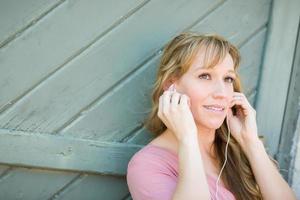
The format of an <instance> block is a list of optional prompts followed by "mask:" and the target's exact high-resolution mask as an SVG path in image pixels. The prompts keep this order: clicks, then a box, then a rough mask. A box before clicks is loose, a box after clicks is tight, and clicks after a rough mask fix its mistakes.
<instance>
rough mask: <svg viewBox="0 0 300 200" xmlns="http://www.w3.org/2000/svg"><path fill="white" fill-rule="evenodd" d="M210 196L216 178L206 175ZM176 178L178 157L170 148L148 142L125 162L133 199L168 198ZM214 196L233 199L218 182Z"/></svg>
mask: <svg viewBox="0 0 300 200" xmlns="http://www.w3.org/2000/svg"><path fill="white" fill-rule="evenodd" d="M206 177H207V183H208V186H209V190H210V193H211V197H212V199H216V198H215V192H216V181H217V178H215V177H212V176H210V175H206ZM177 179H178V157H177V155H176V154H174V153H173V152H171V151H169V150H167V149H165V148H162V147H159V146H156V145H153V144H150V143H149V144H148V145H146V146H145V147H143V148H142V149H141V150H139V151H138V152H136V153H135V154H134V156H133V157H132V158H131V160H130V161H129V163H128V168H127V184H128V188H129V191H130V193H131V197H132V198H133V200H171V198H172V195H173V193H174V191H175V189H176V184H177ZM218 200H235V198H234V196H233V194H232V193H231V192H230V191H229V190H227V189H226V188H225V187H223V186H222V185H220V184H219V189H218Z"/></svg>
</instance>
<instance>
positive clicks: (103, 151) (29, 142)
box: [0, 129, 141, 175]
mask: <svg viewBox="0 0 300 200" xmlns="http://www.w3.org/2000/svg"><path fill="white" fill-rule="evenodd" d="M140 148H141V146H140V145H134V144H132V145H128V144H124V143H113V142H99V141H93V140H83V139H77V138H66V137H59V136H53V135H45V134H40V133H28V132H27V133H26V132H23V131H11V130H5V129H0V163H6V164H10V165H22V166H33V167H42V168H50V169H60V170H75V171H82V172H93V173H101V174H111V175H124V174H125V173H126V170H127V163H128V161H129V159H130V158H131V156H132V155H133V154H134V153H135V152H136V151H138V150H139V149H140Z"/></svg>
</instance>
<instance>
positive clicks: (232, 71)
mask: <svg viewBox="0 0 300 200" xmlns="http://www.w3.org/2000/svg"><path fill="white" fill-rule="evenodd" d="M227 72H229V73H231V74H234V75H235V76H237V73H236V72H235V71H234V70H232V69H231V70H228V71H227Z"/></svg>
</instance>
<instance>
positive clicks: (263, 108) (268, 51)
mask: <svg viewBox="0 0 300 200" xmlns="http://www.w3.org/2000/svg"><path fill="white" fill-rule="evenodd" d="M299 8H300V1H299V0H289V1H280V0H275V1H274V3H273V10H272V13H271V18H270V23H269V27H268V29H269V31H268V40H267V43H266V48H265V54H264V60H263V67H262V75H261V80H260V86H259V90H258V95H257V101H256V109H257V127H258V131H259V132H261V133H264V135H265V136H266V142H267V144H266V145H267V146H268V147H269V148H270V155H271V156H274V154H275V153H276V152H277V150H278V145H279V140H280V133H281V129H282V123H283V120H284V112H285V109H286V103H287V102H286V101H287V95H288V89H289V84H290V79H291V70H292V66H293V60H294V51H295V47H296V41H297V33H298V27H299V16H300V9H299Z"/></svg>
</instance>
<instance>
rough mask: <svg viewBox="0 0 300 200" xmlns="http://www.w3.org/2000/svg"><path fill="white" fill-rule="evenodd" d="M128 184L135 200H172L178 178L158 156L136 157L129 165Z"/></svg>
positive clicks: (145, 155)
mask: <svg viewBox="0 0 300 200" xmlns="http://www.w3.org/2000/svg"><path fill="white" fill-rule="evenodd" d="M126 178H127V184H128V188H129V191H130V194H131V197H132V198H133V200H171V199H172V196H173V193H174V191H175V188H176V184H177V178H176V176H175V175H174V174H173V173H172V170H170V167H169V166H168V165H167V163H166V162H165V161H164V159H162V158H159V157H157V155H147V154H144V155H136V156H133V158H132V159H131V160H130V162H129V163H128V168H127V177H126Z"/></svg>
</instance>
